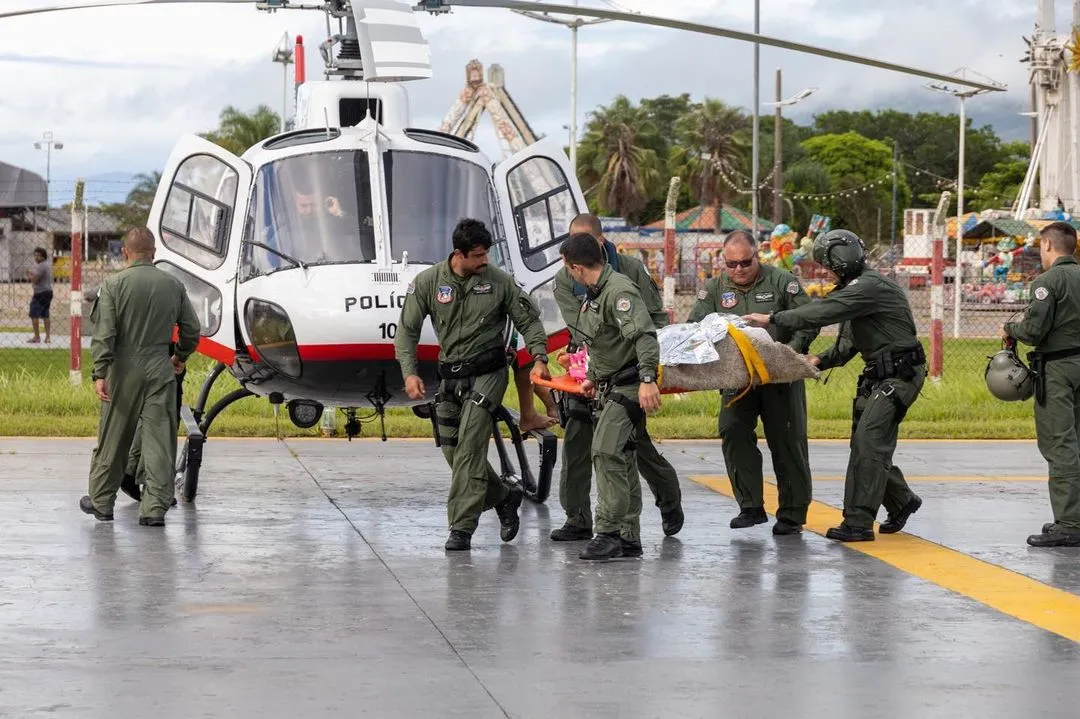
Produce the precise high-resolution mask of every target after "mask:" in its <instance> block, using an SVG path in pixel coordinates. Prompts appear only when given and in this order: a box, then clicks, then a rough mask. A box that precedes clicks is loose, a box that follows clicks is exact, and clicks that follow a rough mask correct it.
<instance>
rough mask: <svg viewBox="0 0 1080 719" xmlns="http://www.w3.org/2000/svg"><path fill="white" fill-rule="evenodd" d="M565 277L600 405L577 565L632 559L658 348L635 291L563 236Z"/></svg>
mask: <svg viewBox="0 0 1080 719" xmlns="http://www.w3.org/2000/svg"><path fill="white" fill-rule="evenodd" d="M559 251H560V253H561V254H562V257H563V263H564V264H565V265H566V268H567V270H569V272H570V276H571V277H572V278H573V279H574V280H575V281H576V282H578V283H579V284H581V285H584V286H585V287H587V288H588V293H589V294H588V295H587V298H586V299H587V303H586V304H584V305H582V307H581V309H580V310H579V311H578V317H577V322H575V323H574V324H576V325H577V326H578V327H579V328H580V329H581V332H582V334H583V335H585V336H586V337H589V338H591V339H589V340H588V341H587V342H586V345H587V346H588V348H589V371H588V374H587V375H586V380H585V382H583V383H582V390H584V393H585V396H586V397H596V398H597V399H598V400H599V402H600V416H599V417H598V418H597V420H596V428H595V430H594V434H593V441H592V459H593V467H594V469H595V470H596V489H597V495H598V502H597V506H596V521H595V522H594V524H593V528H594V529H595V530H596V536H595V537H593V539H592V541H591V542H589V544H588V545H586V547H585V549H584V550H582V552H581V554H580V555H579V556H580V557H581V558H582V559H612V558H615V557H622V556H627V557H640V556H641V554H642V549H641V539H640V529H639V526H638V525H639V522H638V519H639V517H640V515H641V481H640V480H639V479H638V475H637V452H636V449H637V444H638V442H640V441H641V440H642V438H643V437H644V436H645V434H646V432H647V431H648V428H647V427H646V421H645V415H646V413H647V412H652V411H655V410H658V409H660V390H659V388H658V387H657V385H656V373H657V369H658V365H659V362H660V344H659V343H658V342H657V339H656V328H655V327H654V326H653V323H652V318H650V317H649V312H648V310H647V309H646V307H645V302H644V300H642V298H641V293H640V292H638V289H637V287H635V286H634V283H633V282H631V281H630V280H629V279H628V278H627V277H626V276H624V275H622V274H619V273H618V272H616V271H615V270H614V269H613V268H612V267H611V265H609V264H608V263H607V262H606V258H605V256H604V250H603V249H602V248H601V247H600V245H599V243H597V241H596V239H595V238H594V237H593V236H592V235H587V234H584V233H579V234H576V235H571V236H570V238H569V239H567V240H566V241H565V242H563V244H562V246H561V247H560V250H559Z"/></svg>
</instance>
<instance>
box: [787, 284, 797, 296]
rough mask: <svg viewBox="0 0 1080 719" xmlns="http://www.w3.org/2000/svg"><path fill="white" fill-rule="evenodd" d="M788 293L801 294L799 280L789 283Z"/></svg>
mask: <svg viewBox="0 0 1080 719" xmlns="http://www.w3.org/2000/svg"><path fill="white" fill-rule="evenodd" d="M787 293H788V294H789V295H797V294H799V283H798V282H788V283H787Z"/></svg>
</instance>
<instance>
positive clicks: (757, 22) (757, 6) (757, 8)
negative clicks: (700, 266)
mask: <svg viewBox="0 0 1080 719" xmlns="http://www.w3.org/2000/svg"><path fill="white" fill-rule="evenodd" d="M760 33H761V0H754V34H755V35H758V34H760ZM760 65H761V45H759V44H758V43H757V42H756V41H755V42H754V150H753V153H752V155H753V159H752V160H751V162H753V167H751V168H750V192H751V195H750V197H751V205H752V208H751V213H750V214H751V216H752V220H751V223H752V225H753V234H754V241H755V242H756V241H757V234H758V105H760V104H761V98H760V89H761V88H760V84H761V82H760V79H761V72H760V70H761V68H760Z"/></svg>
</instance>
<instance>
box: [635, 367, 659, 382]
mask: <svg viewBox="0 0 1080 719" xmlns="http://www.w3.org/2000/svg"><path fill="white" fill-rule="evenodd" d="M638 379H639V381H640V382H641V384H652V383H653V382H655V381H656V373H655V372H653V371H652V370H651V369H643V370H638Z"/></svg>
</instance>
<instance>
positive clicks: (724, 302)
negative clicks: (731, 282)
mask: <svg viewBox="0 0 1080 719" xmlns="http://www.w3.org/2000/svg"><path fill="white" fill-rule="evenodd" d="M738 302H739V300H738V299H736V297H735V293H734V292H725V293H724V294H722V295H720V306H721V307H734V306H735V305H736V304H738Z"/></svg>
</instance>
